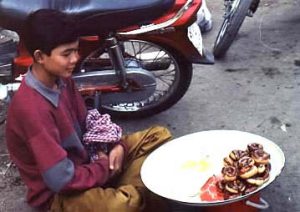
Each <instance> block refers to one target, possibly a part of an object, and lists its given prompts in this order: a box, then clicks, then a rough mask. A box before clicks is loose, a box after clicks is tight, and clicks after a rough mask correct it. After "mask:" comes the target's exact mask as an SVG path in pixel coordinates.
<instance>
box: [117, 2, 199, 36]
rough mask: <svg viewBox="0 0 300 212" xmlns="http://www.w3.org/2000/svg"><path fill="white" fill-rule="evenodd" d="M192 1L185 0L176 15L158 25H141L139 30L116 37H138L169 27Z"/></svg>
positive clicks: (119, 33) (122, 33)
mask: <svg viewBox="0 0 300 212" xmlns="http://www.w3.org/2000/svg"><path fill="white" fill-rule="evenodd" d="M193 2H194V0H187V2H186V3H185V4H184V5H183V6H182V7H181V8H180V10H179V11H178V12H177V13H176V15H175V16H174V17H173V18H171V19H169V20H167V21H165V22H163V23H160V24H148V25H143V26H141V27H140V28H139V29H135V30H132V31H129V32H118V33H117V34H118V35H138V34H142V33H146V32H151V31H155V30H159V29H162V28H165V27H168V26H171V25H172V24H173V23H175V22H176V21H177V20H178V19H179V18H181V17H182V15H183V14H184V13H185V12H186V11H187V10H188V9H189V8H190V7H191V5H192V3H193Z"/></svg>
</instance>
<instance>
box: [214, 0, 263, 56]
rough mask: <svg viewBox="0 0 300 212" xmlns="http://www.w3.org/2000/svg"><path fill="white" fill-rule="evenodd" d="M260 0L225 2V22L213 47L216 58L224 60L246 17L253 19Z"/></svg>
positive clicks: (225, 0)
mask: <svg viewBox="0 0 300 212" xmlns="http://www.w3.org/2000/svg"><path fill="white" fill-rule="evenodd" d="M259 3H260V0H224V6H225V13H224V20H223V23H222V25H221V28H220V30H219V33H218V35H217V38H216V40H215V43H214V47H213V54H214V56H215V58H222V57H224V55H225V54H226V52H227V51H228V49H229V48H230V46H231V44H232V43H233V41H234V39H235V37H236V36H237V34H238V31H239V29H240V28H241V26H242V24H243V22H244V20H245V18H246V16H249V17H253V14H254V13H255V12H256V10H257V8H258V6H259Z"/></svg>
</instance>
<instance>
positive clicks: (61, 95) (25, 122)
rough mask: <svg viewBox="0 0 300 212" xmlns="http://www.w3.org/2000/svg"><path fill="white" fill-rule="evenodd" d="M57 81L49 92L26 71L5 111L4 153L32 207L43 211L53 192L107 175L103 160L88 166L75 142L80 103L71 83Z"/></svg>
mask: <svg viewBox="0 0 300 212" xmlns="http://www.w3.org/2000/svg"><path fill="white" fill-rule="evenodd" d="M61 82H63V83H61V85H60V86H59V87H60V92H58V91H54V90H51V89H49V88H47V87H45V86H43V85H42V84H41V83H40V82H39V81H37V80H36V79H35V78H34V76H33V75H32V74H31V72H30V71H29V72H28V74H27V75H26V77H25V79H24V80H23V82H22V84H21V86H20V88H19V90H18V91H17V93H16V94H15V95H14V97H13V99H12V102H11V104H10V107H9V111H8V118H7V125H6V126H7V127H6V141H7V147H8V151H9V153H10V156H11V159H12V160H13V162H14V163H15V164H16V166H17V167H18V169H19V172H20V176H21V178H22V179H23V181H24V182H25V184H26V186H27V187H28V193H27V200H28V203H29V204H30V205H31V206H33V207H38V208H47V207H49V206H50V203H51V201H52V199H53V196H54V194H55V193H66V192H72V191H81V190H86V189H89V188H92V187H96V186H101V185H103V184H104V183H105V182H106V181H107V179H108V175H109V171H108V161H107V160H106V159H100V160H98V161H96V162H95V163H89V161H88V155H87V152H86V150H85V149H84V147H83V145H82V143H81V138H82V133H84V123H85V117H86V108H85V105H84V102H83V100H82V98H81V96H80V94H79V93H78V91H77V90H76V89H75V86H74V82H73V80H71V79H67V80H61Z"/></svg>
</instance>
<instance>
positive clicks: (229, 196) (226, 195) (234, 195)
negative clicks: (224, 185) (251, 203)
mask: <svg viewBox="0 0 300 212" xmlns="http://www.w3.org/2000/svg"><path fill="white" fill-rule="evenodd" d="M241 195H242V194H241V193H237V194H233V193H230V192H228V191H224V193H223V196H224V200H227V199H233V198H237V197H240V196H241Z"/></svg>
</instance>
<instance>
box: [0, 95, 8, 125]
mask: <svg viewBox="0 0 300 212" xmlns="http://www.w3.org/2000/svg"><path fill="white" fill-rule="evenodd" d="M6 113H7V102H5V101H2V100H0V125H2V124H4V123H5V120H6Z"/></svg>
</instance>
